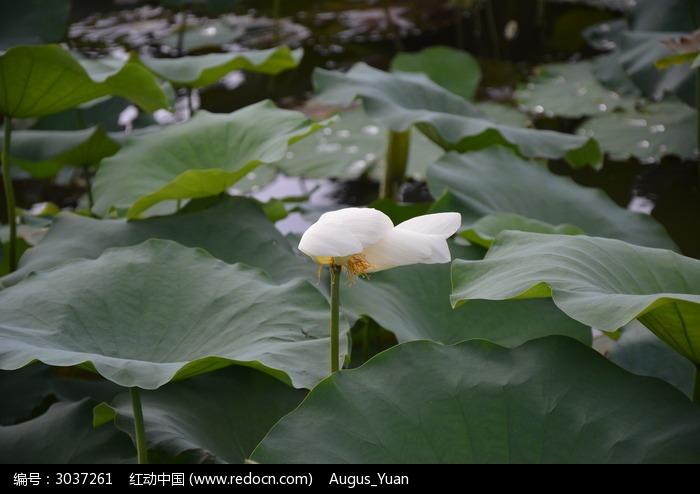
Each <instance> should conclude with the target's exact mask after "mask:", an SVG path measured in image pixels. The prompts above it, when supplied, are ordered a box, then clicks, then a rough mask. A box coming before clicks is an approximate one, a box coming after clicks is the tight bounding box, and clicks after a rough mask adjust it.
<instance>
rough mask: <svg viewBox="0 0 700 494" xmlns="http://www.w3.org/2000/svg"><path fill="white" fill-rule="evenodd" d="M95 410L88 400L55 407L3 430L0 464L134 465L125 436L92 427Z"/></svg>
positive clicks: (130, 447) (132, 452) (1, 429)
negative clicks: (93, 411) (93, 410)
mask: <svg viewBox="0 0 700 494" xmlns="http://www.w3.org/2000/svg"><path fill="white" fill-rule="evenodd" d="M94 406H95V402H93V401H92V400H89V399H84V400H82V401H79V402H59V403H54V404H53V405H51V407H50V408H49V409H48V410H47V411H46V412H45V413H43V414H42V415H40V416H38V417H36V418H34V419H31V420H28V421H26V422H22V423H20V424H16V425H9V426H0V442H2V445H3V447H2V448H0V463H13V464H15V463H22V464H41V463H60V464H68V463H134V462H135V460H136V458H135V456H136V455H135V450H134V445H133V444H132V442H131V441H130V440H129V437H128V436H127V435H126V434H124V433H122V432H120V431H118V430H117V429H116V428H115V427H113V426H112V427H104V428H101V429H97V430H95V429H94V428H93V427H92V409H93V407H94Z"/></svg>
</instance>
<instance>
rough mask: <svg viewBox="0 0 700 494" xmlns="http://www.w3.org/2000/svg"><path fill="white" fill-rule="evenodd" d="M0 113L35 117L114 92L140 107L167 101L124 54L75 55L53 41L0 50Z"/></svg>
mask: <svg viewBox="0 0 700 494" xmlns="http://www.w3.org/2000/svg"><path fill="white" fill-rule="evenodd" d="M0 74H1V77H2V81H3V83H2V85H1V86H0V114H3V115H7V116H10V117H40V116H42V115H49V114H51V113H57V112H60V111H63V110H67V109H68V108H73V107H74V106H77V105H79V104H81V103H85V102H87V101H91V100H94V99H96V98H100V97H102V96H107V95H114V96H122V97H124V98H127V99H129V100H131V101H133V102H134V103H136V104H137V105H139V106H140V107H142V108H144V109H145V110H146V111H155V110H157V109H158V108H164V107H167V106H168V101H167V98H166V96H165V93H163V90H162V89H161V88H160V86H159V85H158V81H157V80H156V78H155V76H154V75H153V74H151V73H150V72H149V71H148V70H146V69H145V68H144V67H141V66H140V65H138V64H136V63H133V62H128V61H125V60H122V61H117V60H111V59H110V60H108V61H106V60H80V61H79V60H77V59H76V58H74V57H73V55H72V54H71V53H70V52H68V51H66V50H64V49H63V48H61V47H60V46H58V45H39V46H18V47H16V48H10V49H9V50H7V51H6V52H5V53H3V54H2V55H0Z"/></svg>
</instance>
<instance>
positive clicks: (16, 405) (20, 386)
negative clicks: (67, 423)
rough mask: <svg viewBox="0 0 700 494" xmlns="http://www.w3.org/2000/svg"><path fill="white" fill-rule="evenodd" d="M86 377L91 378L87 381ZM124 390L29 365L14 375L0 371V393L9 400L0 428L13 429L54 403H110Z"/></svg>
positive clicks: (78, 375) (82, 373) (79, 374)
mask: <svg viewBox="0 0 700 494" xmlns="http://www.w3.org/2000/svg"><path fill="white" fill-rule="evenodd" d="M85 374H87V375H88V376H89V377H90V378H89V379H86V378H85V377H86V376H85ZM123 391H124V389H123V388H120V387H119V386H117V385H116V384H114V383H112V382H109V381H106V380H104V379H95V375H94V374H92V373H89V372H86V371H83V370H81V369H60V371H59V369H56V368H53V367H49V366H47V365H44V364H39V363H35V364H31V365H27V366H25V367H22V368H21V369H17V370H14V371H0V392H2V393H4V396H12V400H7V403H5V404H4V406H3V407H2V409H1V410H0V425H14V424H18V423H21V422H24V421H26V420H30V419H32V418H35V417H36V416H37V415H38V414H39V413H40V412H42V411H45V410H44V408H45V407H47V406H48V405H50V404H51V403H52V402H53V401H55V400H60V401H80V400H82V399H83V398H85V397H90V398H92V399H94V400H97V401H108V400H111V399H113V398H114V397H115V396H116V395H117V394H119V393H121V392H123Z"/></svg>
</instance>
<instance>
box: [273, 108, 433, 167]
mask: <svg viewBox="0 0 700 494" xmlns="http://www.w3.org/2000/svg"><path fill="white" fill-rule="evenodd" d="M337 117H338V119H337V121H336V122H334V123H333V124H332V125H330V126H328V127H327V128H325V129H323V132H317V133H316V134H314V135H313V136H311V137H309V138H308V139H304V140H302V141H299V142H297V143H295V144H294V145H292V146H290V148H289V152H288V153H287V155H286V156H285V158H284V159H282V160H281V161H279V162H278V163H276V164H275V166H276V167H277V168H278V169H279V170H280V171H282V172H284V173H285V174H286V175H292V176H301V177H307V178H329V177H332V178H357V177H359V176H361V175H362V174H364V173H367V172H368V171H370V172H373V174H374V175H380V174H381V173H382V168H383V166H384V165H383V162H384V155H385V153H386V146H387V134H388V129H387V128H386V127H384V126H382V125H381V123H380V122H378V121H376V120H372V119H370V118H369V117H367V115H366V113H365V111H364V110H363V109H362V108H361V107H358V108H354V109H351V110H347V111H343V112H340V113H339V114H338V115H337ZM410 146H411V147H410V150H409V157H408V168H407V170H406V174H407V175H409V176H411V177H414V178H417V179H423V178H425V171H426V169H427V168H428V165H429V164H430V163H432V162H433V161H435V160H436V159H437V158H438V157H439V156H441V155H442V154H443V151H442V149H441V148H439V147H438V146H436V145H435V144H434V143H433V142H432V141H430V140H429V139H427V138H426V137H425V136H424V135H423V134H421V133H420V132H413V133H412V134H411V145H410Z"/></svg>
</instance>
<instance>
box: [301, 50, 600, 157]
mask: <svg viewBox="0 0 700 494" xmlns="http://www.w3.org/2000/svg"><path fill="white" fill-rule="evenodd" d="M314 85H315V87H316V90H317V92H318V93H319V99H320V100H321V101H324V102H326V103H330V104H337V105H345V106H346V105H349V104H351V103H352V102H353V100H354V99H355V98H356V97H360V98H362V102H363V106H364V108H365V111H366V112H367V114H368V115H369V116H370V117H371V118H375V119H377V120H379V121H380V122H382V124H383V125H385V126H387V127H389V128H390V129H392V130H394V131H403V130H406V129H407V128H409V127H411V126H412V125H416V126H417V127H418V128H419V129H420V130H421V132H423V133H424V134H425V135H426V136H428V137H429V138H430V139H432V140H433V141H434V142H435V143H437V144H438V145H439V146H441V147H442V148H443V149H445V150H455V151H460V152H465V151H473V150H478V149H483V148H486V147H490V146H493V145H497V144H500V145H503V146H507V147H510V148H512V149H514V150H516V151H518V152H519V153H520V154H522V155H524V156H528V157H539V158H565V159H566V160H567V161H569V163H571V164H572V165H573V166H576V167H580V166H586V165H590V166H593V167H599V166H601V159H602V153H601V151H600V148H599V146H598V144H597V143H596V142H595V140H592V139H588V138H585V137H582V136H573V135H569V134H561V133H558V132H551V131H540V130H534V129H523V128H517V127H509V126H505V125H500V124H496V123H493V122H490V121H489V120H487V119H485V118H484V117H483V114H482V113H481V112H480V111H479V110H478V109H477V108H476V107H475V106H473V105H471V104H470V103H468V102H467V101H465V100H464V99H463V98H460V97H459V96H457V95H455V94H452V93H450V92H449V91H447V90H446V89H444V88H442V87H440V86H438V85H437V84H435V83H434V82H432V81H431V80H430V79H428V78H427V76H425V75H422V74H410V73H394V74H390V73H387V72H383V71H381V70H377V69H373V68H371V67H369V66H368V65H365V64H363V63H359V64H356V65H354V66H353V67H352V68H351V69H350V70H349V71H348V72H346V73H341V72H337V71H328V70H323V69H316V71H315V72H314Z"/></svg>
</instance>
